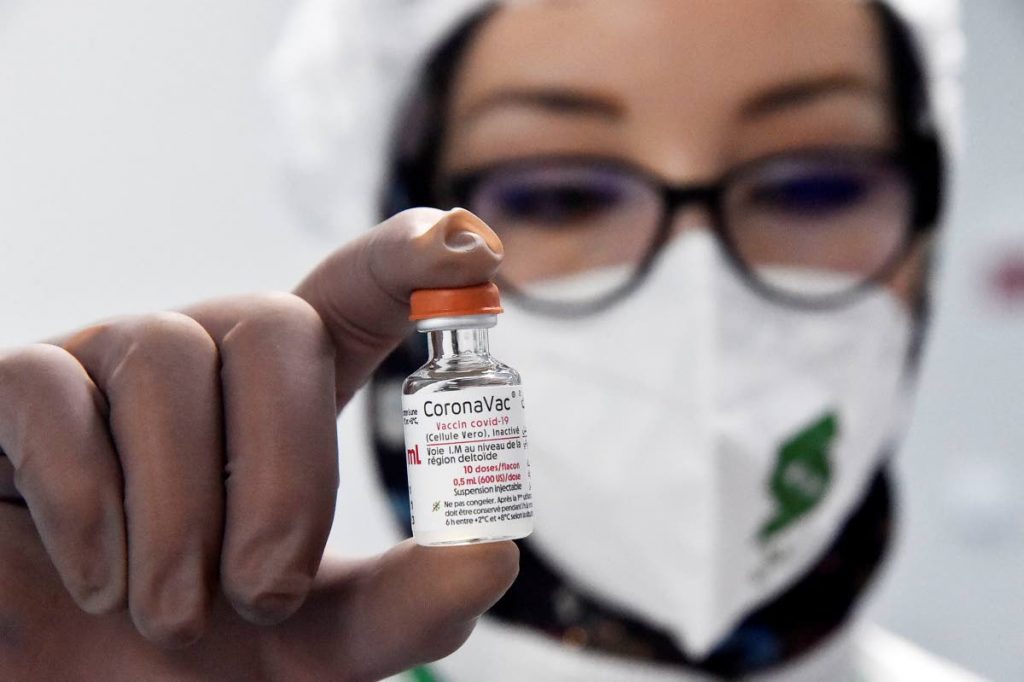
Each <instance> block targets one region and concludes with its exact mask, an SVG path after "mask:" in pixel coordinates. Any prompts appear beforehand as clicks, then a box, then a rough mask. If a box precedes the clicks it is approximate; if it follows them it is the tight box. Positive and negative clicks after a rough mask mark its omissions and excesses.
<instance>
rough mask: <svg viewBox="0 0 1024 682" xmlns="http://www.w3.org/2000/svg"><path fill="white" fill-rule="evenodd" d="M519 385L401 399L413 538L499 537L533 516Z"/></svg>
mask: <svg viewBox="0 0 1024 682" xmlns="http://www.w3.org/2000/svg"><path fill="white" fill-rule="evenodd" d="M523 412H524V403H523V391H522V388H521V387H520V386H487V387H482V388H468V389H465V390H462V391H448V392H441V393H427V392H421V393H419V394H416V395H405V396H402V415H403V417H404V421H405V448H406V451H405V454H406V456H405V461H406V466H407V468H408V472H409V501H410V506H411V510H412V527H413V530H414V531H415V532H416V533H423V532H428V533H446V534H447V533H452V534H453V535H463V534H467V533H470V534H475V535H476V536H477V537H488V536H493V535H502V534H503V533H502V527H503V526H507V525H508V524H510V523H516V524H521V523H522V522H523V521H524V520H525V521H527V522H528V521H529V520H530V519H531V518H532V517H533V495H532V491H531V487H530V465H529V461H528V459H527V455H526V424H525V421H524V419H523Z"/></svg>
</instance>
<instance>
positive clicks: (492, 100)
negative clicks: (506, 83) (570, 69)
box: [461, 87, 626, 122]
mask: <svg viewBox="0 0 1024 682" xmlns="http://www.w3.org/2000/svg"><path fill="white" fill-rule="evenodd" d="M505 107H512V108H515V107H525V108H532V109H541V110H543V111H545V112H547V113H552V114H562V115H569V116H592V117H596V118H602V119H605V120H607V121H620V120H622V119H623V118H625V117H626V108H625V106H624V105H623V104H622V103H621V102H620V101H619V100H618V99H616V98H615V97H611V96H609V95H604V94H601V93H597V92H585V91H582V90H577V89H574V88H569V87H548V88H509V89H505V90H497V91H495V92H492V93H490V94H489V95H487V96H486V97H484V98H482V99H480V101H478V102H476V103H474V104H473V105H472V106H471V107H469V108H468V109H467V110H466V112H465V113H464V114H463V115H462V117H461V118H462V120H463V122H467V121H470V120H472V119H476V118H480V117H481V116H483V115H484V114H488V113H490V112H492V111H494V110H497V109H502V108H505Z"/></svg>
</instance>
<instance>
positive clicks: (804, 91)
mask: <svg viewBox="0 0 1024 682" xmlns="http://www.w3.org/2000/svg"><path fill="white" fill-rule="evenodd" d="M842 94H861V95H868V96H871V97H877V98H878V99H884V98H885V93H884V92H883V90H882V88H880V87H878V86H877V85H875V84H873V83H870V82H868V81H867V80H864V79H862V78H859V77H857V76H854V75H849V74H840V75H835V76H824V77H820V78H808V79H806V80H799V81H793V82H790V83H783V84H782V85H778V86H775V87H772V88H768V89H767V90H765V91H764V92H762V93H760V94H758V95H757V96H755V97H753V98H752V99H750V100H748V101H747V102H746V103H745V104H743V106H742V107H741V108H740V115H741V117H742V118H746V119H752V118H760V117H762V116H767V115H769V114H774V113H777V112H779V111H782V110H785V109H789V108H792V107H798V106H805V105H807V104H811V103H812V102H814V101H815V100H817V99H820V98H822V97H828V96H831V95H842Z"/></svg>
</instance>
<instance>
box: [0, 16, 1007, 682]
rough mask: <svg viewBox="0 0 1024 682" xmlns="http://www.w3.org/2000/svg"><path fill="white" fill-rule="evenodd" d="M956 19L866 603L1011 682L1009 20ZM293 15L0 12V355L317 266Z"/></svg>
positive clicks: (287, 280) (908, 632)
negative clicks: (962, 65)
mask: <svg viewBox="0 0 1024 682" xmlns="http://www.w3.org/2000/svg"><path fill="white" fill-rule="evenodd" d="M965 4H966V5H967V6H966V8H965V11H966V20H967V28H968V34H969V36H968V37H969V41H970V63H969V67H968V73H967V88H968V91H967V100H968V130H967V141H968V148H967V156H966V158H965V159H964V163H963V164H962V166H961V173H960V179H961V183H960V187H959V191H958V195H957V198H956V206H955V210H954V213H953V218H954V219H953V226H952V230H951V231H950V233H949V236H948V241H947V247H948V248H947V249H946V251H945V258H944V262H943V268H942V275H941V282H940V302H939V306H938V310H937V316H936V324H935V329H934V334H933V336H932V342H931V344H930V347H929V351H928V357H927V364H926V370H925V374H924V378H923V386H922V395H921V399H920V400H919V404H918V410H917V413H916V416H915V419H914V423H913V428H912V432H911V436H910V439H909V441H908V443H907V447H906V448H904V451H903V453H902V455H901V459H900V468H901V469H902V471H903V473H904V485H903V492H902V499H903V502H904V505H903V517H904V518H903V521H904V523H903V526H902V531H901V534H902V540H901V544H900V548H899V549H898V552H897V555H896V558H895V561H894V563H893V565H892V566H891V567H890V569H889V574H888V576H887V578H886V580H885V581H884V584H883V585H882V586H881V588H880V591H879V592H880V593H879V595H878V599H877V600H876V602H875V603H874V604H873V605H872V606H871V607H870V610H871V614H872V616H873V617H874V618H876V619H877V620H879V621H880V622H881V623H882V624H883V625H885V626H887V627H890V628H892V629H893V630H895V631H896V632H898V633H900V634H902V635H905V636H907V637H909V638H911V639H913V640H914V641H917V642H919V643H920V644H922V645H923V646H925V647H927V648H929V649H931V650H933V651H936V652H938V653H941V654H943V655H945V656H947V657H949V658H951V659H953V660H955V661H957V662H959V663H962V664H964V665H965V666H967V667H969V668H971V669H973V670H976V671H978V672H980V673H983V674H985V675H987V676H989V677H991V678H993V679H996V680H1008V681H1009V680H1022V679H1024V655H1022V652H1024V578H1022V569H1024V495H1022V494H1021V493H1020V490H1021V489H1022V488H1024V452H1022V451H1024V127H1022V126H1021V123H1020V121H1021V120H1022V119H1021V116H1022V112H1024V4H1021V2H1020V0H984V1H982V2H979V1H974V2H970V3H965ZM290 5H291V3H290V2H289V1H288V0H262V1H261V2H251V1H244V0H220V1H219V2H215V3H211V2H200V0H176V1H175V2H173V3H171V2H162V3H140V2H133V1H131V0H107V2H104V3H99V4H97V3H83V2H79V1H76V0H33V1H32V2H27V1H25V0H22V1H20V2H19V1H17V0H7V1H6V2H5V0H0V258H2V259H3V260H2V263H3V265H2V267H0V320H2V322H0V345H4V346H6V345H13V344H19V343H24V342H28V341H31V340H34V339H38V338H42V337H45V336H46V335H49V334H52V333H55V332H58V331H60V330H63V329H67V328H70V327H74V326H77V325H80V324H83V323H87V322H89V321H91V320H94V319H96V318H99V317H103V316H107V315H111V314H115V313H123V312H133V311H146V310H153V309H160V308H167V307H172V306H175V305H179V304H182V303H186V302H189V301H191V300H194V299H198V298H203V297H209V296H211V295H219V294H225V293H232V292H241V291H248V290H266V289H284V288H288V287H290V286H291V285H292V284H294V283H295V282H296V281H297V280H298V279H299V278H300V277H301V276H302V274H303V273H304V272H305V271H306V270H307V269H308V268H309V267H310V266H311V265H312V264H313V263H314V262H315V261H316V260H317V258H318V257H319V256H321V255H322V254H323V253H325V252H326V250H327V249H328V248H329V247H330V244H328V243H327V242H325V241H324V240H323V238H321V237H316V236H314V235H312V234H310V233H308V232H306V231H304V230H303V229H302V228H301V227H300V226H299V225H298V224H297V221H296V220H295V218H294V217H293V216H292V215H291V214H290V212H289V210H288V209H287V207H286V205H285V202H284V200H283V194H282V191H281V186H280V179H279V177H278V175H277V171H276V168H275V162H274V153H273V150H274V142H273V140H274V129H273V126H272V125H271V123H270V120H269V114H268V108H267V106H266V103H265V100H264V98H263V94H262V78H263V73H264V68H265V63H266V55H267V52H268V50H269V49H270V47H271V46H272V44H273V42H274V39H275V37H276V35H277V32H278V30H279V29H280V26H281V22H282V21H283V19H284V17H285V15H286V13H287V10H288V9H289V7H290ZM1014 268H1016V273H1017V274H1016V277H1014V275H1013V273H1014ZM1000 273H1001V275H1000ZM1000 282H1001V284H1000ZM1014 282H1016V285H1014ZM368 546H369V545H368Z"/></svg>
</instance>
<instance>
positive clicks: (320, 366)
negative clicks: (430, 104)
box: [0, 209, 518, 680]
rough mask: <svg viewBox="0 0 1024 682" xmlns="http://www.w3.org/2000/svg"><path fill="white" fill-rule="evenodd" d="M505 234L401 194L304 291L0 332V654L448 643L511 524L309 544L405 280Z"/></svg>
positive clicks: (174, 662) (411, 281)
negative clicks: (22, 333)
mask: <svg viewBox="0 0 1024 682" xmlns="http://www.w3.org/2000/svg"><path fill="white" fill-rule="evenodd" d="M501 254H502V247H501V243H500V242H499V241H498V239H497V237H496V236H495V235H494V233H493V232H491V231H490V230H489V229H488V228H487V226H486V225H484V224H483V223H482V222H480V221H479V220H478V219H476V218H475V216H473V215H472V214H469V213H467V212H465V211H453V212H451V213H444V212H441V211H435V210H432V209H418V210H414V211H407V212H405V213H402V214H400V215H398V216H396V217H394V218H392V219H391V220H389V221H387V222H385V223H384V224H382V225H380V226H378V227H377V228H376V229H374V230H372V231H370V232H368V233H366V234H365V235H364V236H363V237H362V238H361V239H358V240H356V241H354V242H352V243H350V244H349V245H347V246H345V247H343V248H341V249H340V250H339V251H337V252H335V253H334V254H333V255H331V256H330V257H329V258H328V259H327V260H326V261H325V262H323V263H322V264H321V265H320V266H319V267H317V268H316V270H315V271H314V272H313V273H312V274H311V275H310V276H309V277H308V278H307V279H306V280H305V281H304V282H303V283H302V284H301V285H300V286H299V287H298V289H297V290H296V292H295V294H294V295H293V294H274V295H259V296H248V297H242V298H232V299H224V300H217V301H211V302H207V303H202V304H199V305H197V306H194V307H192V308H190V309H187V310H185V311H183V312H181V313H164V314H157V315H148V316H142V317H131V318H125V319H118V320H114V321H108V322H104V323H101V324H97V325H95V326H92V327H89V328H87V329H84V330H81V331H79V332H76V333H73V334H70V335H68V336H67V337H65V338H62V339H59V340H57V341H55V342H54V343H52V344H39V345H35V346H29V347H26V348H21V349H15V350H11V351H7V352H4V353H2V354H0V449H2V450H3V452H4V453H5V456H4V457H0V677H2V678H4V679H24V678H32V679H153V678H154V677H161V679H163V678H165V677H172V678H176V677H186V678H190V679H195V678H203V679H206V678H216V679H232V678H237V679H260V678H266V679H269V678H273V679H289V680H294V679H342V680H363V679H375V678H379V677H382V676H385V675H388V674H391V673H394V672H397V671H400V670H402V669H404V668H406V667H408V666H411V665H414V664H417V663H421V662H425V661H429V660H434V659H437V658H439V657H441V656H444V655H446V654H448V653H450V652H451V651H453V650H454V649H456V648H457V647H458V646H460V645H461V644H462V642H463V641H465V638H466V637H468V635H469V633H470V631H471V630H472V628H473V624H474V622H475V620H476V618H477V617H478V616H479V615H480V614H481V613H482V612H483V611H485V610H486V609H487V608H489V607H490V605H492V604H493V603H494V602H495V601H496V600H497V599H498V598H499V597H500V596H501V594H503V593H504V591H505V590H506V589H507V588H508V586H509V585H510V584H511V581H512V580H513V579H514V577H515V574H516V571H517V565H518V553H517V550H516V548H515V545H513V544H512V543H498V544H489V545H480V546H475V547H461V548H447V549H427V548H422V547H417V546H415V545H413V544H411V543H409V542H406V543H403V544H401V545H398V546H397V547H395V548H393V549H392V550H390V551H389V552H387V553H386V554H384V555H382V556H380V557H375V558H372V559H369V560H363V561H352V562H335V561H329V560H325V561H324V562H323V563H321V558H322V556H323V550H324V545H325V543H326V540H327V535H328V532H329V530H330V527H331V522H332V518H333V515H334V508H335V495H336V490H337V483H338V469H337V443H336V440H337V437H336V418H337V413H338V411H339V410H340V409H341V408H343V407H344V406H345V404H346V403H347V402H348V400H349V399H350V398H351V397H352V395H353V394H354V393H355V391H356V390H357V389H358V388H359V387H360V386H361V385H362V384H363V383H364V382H365V381H366V379H367V378H368V377H369V375H370V373H371V372H372V371H373V369H374V368H375V367H376V365H377V364H378V363H379V362H380V361H381V360H382V359H383V358H384V357H385V356H386V355H387V354H388V353H389V352H390V351H391V350H392V349H393V348H394V347H395V345H396V344H397V343H398V342H399V341H400V340H401V339H402V338H403V337H404V336H405V334H407V333H408V331H409V324H408V322H407V321H406V316H407V314H408V304H407V302H408V297H409V294H410V292H411V291H412V290H413V289H417V288H425V287H454V286H466V285H471V284H476V283H480V282H483V281H486V280H488V279H490V278H491V276H492V275H493V274H494V272H495V270H496V269H497V267H498V264H499V262H500V260H501ZM350 513H355V514H358V513H360V510H357V509H355V510H351V512H350ZM126 609H127V612H126ZM140 633H141V634H140ZM147 640H151V641H147ZM186 645H191V646H187V648H182V647H186Z"/></svg>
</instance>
